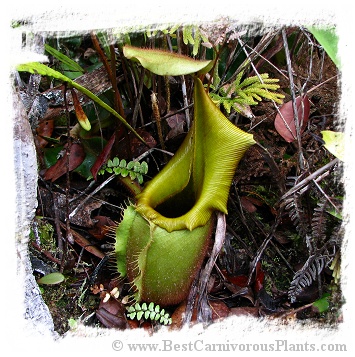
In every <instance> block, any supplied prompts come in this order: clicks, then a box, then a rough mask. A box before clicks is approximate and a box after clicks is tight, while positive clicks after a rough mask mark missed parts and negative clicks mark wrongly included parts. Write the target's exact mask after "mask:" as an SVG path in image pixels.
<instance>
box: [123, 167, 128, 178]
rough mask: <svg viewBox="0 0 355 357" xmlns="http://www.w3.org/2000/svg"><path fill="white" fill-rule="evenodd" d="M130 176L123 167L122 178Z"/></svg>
mask: <svg viewBox="0 0 355 357" xmlns="http://www.w3.org/2000/svg"><path fill="white" fill-rule="evenodd" d="M128 174H129V171H128V170H127V169H126V168H125V167H122V168H121V176H122V177H126V176H128Z"/></svg>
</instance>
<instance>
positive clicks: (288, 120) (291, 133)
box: [274, 95, 310, 143]
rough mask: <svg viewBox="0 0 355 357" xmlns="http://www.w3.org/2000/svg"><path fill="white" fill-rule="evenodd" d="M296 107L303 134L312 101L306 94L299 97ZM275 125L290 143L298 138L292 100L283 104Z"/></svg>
mask: <svg viewBox="0 0 355 357" xmlns="http://www.w3.org/2000/svg"><path fill="white" fill-rule="evenodd" d="M296 107H297V114H298V120H299V123H300V125H301V134H302V133H303V131H304V129H305V128H306V125H307V122H308V119H309V112H310V103H309V99H308V96H307V95H305V96H304V97H297V98H296ZM274 125H275V129H276V130H277V132H278V133H279V134H280V135H281V136H282V137H283V138H284V139H285V140H286V141H287V142H288V143H291V142H292V141H294V140H296V138H297V133H296V126H295V120H294V115H293V104H292V101H289V102H287V103H285V104H284V105H282V107H281V108H280V110H279V113H278V114H277V115H276V117H275V123H274Z"/></svg>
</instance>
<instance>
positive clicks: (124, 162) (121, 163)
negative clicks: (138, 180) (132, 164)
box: [120, 159, 127, 168]
mask: <svg viewBox="0 0 355 357" xmlns="http://www.w3.org/2000/svg"><path fill="white" fill-rule="evenodd" d="M126 166H127V162H126V160H125V159H122V160H121V162H120V167H122V168H124V167H126Z"/></svg>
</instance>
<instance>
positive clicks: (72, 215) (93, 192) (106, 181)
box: [69, 174, 116, 218]
mask: <svg viewBox="0 0 355 357" xmlns="http://www.w3.org/2000/svg"><path fill="white" fill-rule="evenodd" d="M115 177H116V175H115V174H112V175H111V176H110V177H109V178H107V179H106V180H105V181H104V182H103V183H102V184H101V185H100V186H98V187H96V189H95V190H94V191H92V192H91V193H90V194H88V195H87V196H86V197H85V198H84V199H83V200H82V201H81V202H80V204H79V205H77V206H76V207H75V209H74V210H73V211H72V212H71V213H70V214H69V218H73V217H74V216H75V215H76V213H77V212H78V210H79V209H80V208H81V207H83V205H84V204H85V203H86V202H87V201H88V200H89V199H90V198H91V197H92V196H94V195H95V194H96V193H97V192H99V191H100V190H101V189H102V188H104V187H105V186H106V185H107V184H108V183H109V182H110V181H112V180H113V179H114V178H115Z"/></svg>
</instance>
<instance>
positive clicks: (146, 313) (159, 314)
mask: <svg viewBox="0 0 355 357" xmlns="http://www.w3.org/2000/svg"><path fill="white" fill-rule="evenodd" d="M127 311H128V315H127V316H128V317H129V318H130V319H131V320H133V319H137V320H138V321H140V320H141V319H142V318H143V319H144V320H151V321H159V322H160V323H161V324H164V325H170V324H171V322H172V320H171V317H170V315H169V313H167V312H165V310H164V309H160V306H159V305H155V304H154V303H153V302H151V303H150V304H149V305H147V304H146V303H145V302H144V303H143V304H139V303H136V304H134V305H132V306H129V307H128V308H127Z"/></svg>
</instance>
